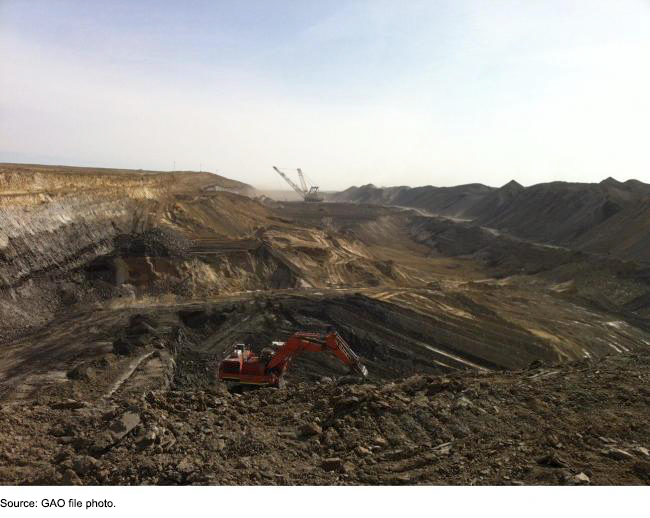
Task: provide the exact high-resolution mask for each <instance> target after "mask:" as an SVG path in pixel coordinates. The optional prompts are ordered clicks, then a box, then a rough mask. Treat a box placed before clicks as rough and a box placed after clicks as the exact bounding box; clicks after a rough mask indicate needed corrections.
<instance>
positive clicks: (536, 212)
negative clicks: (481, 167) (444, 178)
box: [332, 178, 650, 262]
mask: <svg viewBox="0 0 650 518" xmlns="http://www.w3.org/2000/svg"><path fill="white" fill-rule="evenodd" d="M332 199H333V200H336V201H347V202H354V203H373V204H384V205H398V206H404V207H413V208H418V209H424V210H426V211H428V212H431V213H433V214H439V215H443V216H451V217H460V218H464V219H470V220H473V221H474V223H476V224H478V225H481V226H484V227H489V228H493V229H498V230H499V231H502V232H507V233H510V234H512V235H514V236H517V237H520V238H524V239H528V240H531V241H537V242H542V243H550V244H554V245H561V246H569V247H572V248H576V249H580V250H585V251H590V252H596V253H606V254H612V255H614V256H617V257H621V258H624V259H634V260H638V261H644V262H649V261H650V241H649V240H648V237H647V236H648V235H650V233H649V232H648V231H649V230H650V223H648V222H649V221H650V219H648V217H647V215H648V214H649V213H650V185H647V184H644V183H642V182H639V181H637V180H628V181H626V182H618V181H616V180H614V179H613V178H608V179H607V180H604V181H602V182H600V183H598V184H590V183H568V182H551V183H543V184H538V185H533V186H530V187H523V186H521V185H520V184H518V183H517V182H516V181H511V182H508V183H507V184H506V185H504V186H502V187H500V188H499V189H493V188H490V187H485V186H483V185H480V184H471V185H461V186H457V187H446V188H437V187H430V186H428V187H417V188H410V187H389V188H377V187H374V186H372V185H366V186H363V187H351V188H349V189H347V190H345V191H342V192H340V193H337V194H336V195H334V196H333V197H332Z"/></svg>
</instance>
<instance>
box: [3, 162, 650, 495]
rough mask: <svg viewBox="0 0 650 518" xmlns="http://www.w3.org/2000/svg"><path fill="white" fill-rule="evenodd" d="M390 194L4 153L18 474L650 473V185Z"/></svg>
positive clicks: (279, 477)
mask: <svg viewBox="0 0 650 518" xmlns="http://www.w3.org/2000/svg"><path fill="white" fill-rule="evenodd" d="M638 184H640V182H638ZM640 185H641V186H643V185H644V184H640ZM370 187H372V186H370ZM370 187H366V188H365V190H363V188H355V190H352V191H349V192H348V191H344V192H343V193H339V194H338V195H336V196H334V197H330V200H329V201H328V200H327V199H326V200H325V201H318V202H314V201H306V202H302V201H301V202H279V201H273V200H270V199H268V198H266V197H263V196H257V193H256V192H255V190H254V189H253V188H252V187H251V186H249V185H246V184H243V183H241V182H238V181H235V180H231V179H227V178H224V177H221V176H218V175H214V174H210V173H197V172H155V171H134V170H112V169H91V168H74V167H59V166H57V167H54V166H36V165H18V164H0V344H1V345H0V483H2V484H47V485H51V484H66V485H81V484H84V485H96V484H112V485H145V484H146V485H151V484H161V485H164V484H183V485H184V484H199V485H210V484H212V485H216V484H230V485H239V484H263V485H298V484H337V485H360V484H364V485H365V484H369V485H376V484H407V485H414V484H467V485H479V484H504V485H524V484H567V485H587V484H647V483H649V482H650V451H649V449H650V427H649V426H648V422H650V407H649V402H650V353H649V346H650V320H649V319H650V309H649V308H650V268H648V263H647V262H646V261H647V260H648V250H650V248H647V247H646V246H645V245H646V244H644V242H643V241H642V240H641V238H643V239H647V236H648V229H647V224H646V227H644V228H637V227H635V226H634V225H638V224H639V222H640V221H641V219H639V218H640V217H641V216H642V215H643V214H646V212H644V211H645V210H646V209H647V206H648V202H647V195H648V193H650V190H645V191H644V190H643V189H641V187H640V186H639V185H637V184H635V185H632V186H629V187H630V188H629V189H628V190H626V188H625V187H624V184H620V185H614V184H612V182H609V183H608V184H606V185H604V186H602V188H601V187H599V188H595V187H593V186H588V185H586V184H585V186H584V188H582V187H580V188H578V187H575V189H574V188H573V187H571V189H569V190H566V189H565V187H566V186H554V185H553V184H545V187H544V188H543V189H542V188H538V189H537V190H535V189H536V187H538V186H536V187H530V188H526V189H524V188H523V187H521V186H520V185H518V184H516V183H511V184H508V185H507V186H504V188H502V189H490V188H487V187H486V188H483V187H484V186H478V187H477V186H469V187H467V188H465V191H463V190H462V189H460V190H459V188H451V189H449V190H442V191H436V192H435V193H434V194H435V196H434V195H432V196H430V197H429V198H427V200H429V201H426V200H425V201H423V198H422V196H421V194H422V193H421V191H417V192H415V193H414V191H415V190H406V191H405V190H404V189H406V188H400V189H402V190H400V191H399V192H397V191H394V192H393V191H390V192H389V193H388V194H387V192H385V191H381V190H380V189H377V188H374V187H372V188H370ZM645 187H648V186H645ZM454 189H455V190H454ZM531 189H532V190H531ZM562 189H565V190H564V191H563V190H562ZM580 189H582V190H580ZM565 191H566V192H565ZM610 191H611V192H614V191H615V192H616V193H619V194H616V196H618V197H616V196H615V195H614V194H608V193H610ZM549 192H551V194H548V193H549ZM554 192H555V193H556V194H557V193H560V194H557V196H556V195H554V194H553V193H554ZM576 192H579V193H583V194H581V196H584V199H586V200H588V203H583V202H580V201H576V200H577V198H576V197H575V196H577V195H575V193H576ZM632 192H635V193H645V194H644V196H646V197H645V198H643V196H641V194H639V195H638V196H637V195H636V194H634V195H633V194H632ZM418 193H419V194H418ZM562 193H564V194H562ZM584 193H586V194H584ZM599 193H600V194H599ZM602 193H605V194H602ZM398 194H399V196H398ZM425 194H426V193H425ZM601 194H602V200H601V198H599V197H598V196H601ZM560 195H561V196H560ZM574 195H575V196H574ZM418 196H419V197H418ZM558 196H560V198H558ZM333 198H334V199H333ZM558 199H560V200H564V201H561V202H560V203H559V204H558V205H557V207H556V206H554V205H553V203H555V202H556V201H557V200H558ZM599 200H601V201H599ZM644 203H645V205H644ZM545 204H546V205H545ZM567 207H570V208H571V210H572V211H573V212H572V214H573V213H574V212H575V213H576V214H578V215H577V216H576V217H574V218H571V217H568V216H567V217H565V216H562V214H561V212H558V211H561V210H565V209H566V208H567ZM443 209H444V210H443ZM619 209H620V210H619ZM526 210H528V211H529V212H528V213H526V212H525V211H526ZM518 211H519V212H518ZM635 214H636V215H637V216H638V217H637V216H634V215H635ZM578 216H579V217H578ZM567 225H573V227H570V228H569V227H568V226H567ZM599 229H603V230H602V231H601V230H599ZM644 232H645V233H644ZM573 243H575V246H574V245H573ZM220 372H221V374H220ZM233 382H234V383H233ZM233 385H234V386H233ZM251 385H255V386H254V387H253V386H251Z"/></svg>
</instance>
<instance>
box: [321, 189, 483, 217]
mask: <svg viewBox="0 0 650 518" xmlns="http://www.w3.org/2000/svg"><path fill="white" fill-rule="evenodd" d="M493 190H494V189H493V188H492V187H487V186H485V185H482V184H478V183H475V184H467V185H459V186H456V187H433V186H431V185H427V186H425V187H413V188H412V187H375V186H374V185H372V184H368V185H364V186H361V187H350V188H349V189H347V190H345V191H342V192H339V193H336V194H333V195H331V196H330V197H329V199H330V200H332V201H345V202H354V203H371V204H380V205H396V206H401V207H415V208H418V209H424V210H427V211H429V212H432V213H434V214H441V215H444V216H453V217H465V216H466V213H467V211H468V210H469V209H470V208H471V207H473V206H474V205H475V204H477V203H479V202H480V201H481V200H483V198H485V197H486V196H487V195H489V194H490V193H491V192H492V191H493Z"/></svg>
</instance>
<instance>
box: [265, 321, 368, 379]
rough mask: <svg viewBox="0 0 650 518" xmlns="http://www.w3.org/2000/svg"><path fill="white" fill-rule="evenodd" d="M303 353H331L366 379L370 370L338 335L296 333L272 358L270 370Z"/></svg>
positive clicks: (269, 365)
mask: <svg viewBox="0 0 650 518" xmlns="http://www.w3.org/2000/svg"><path fill="white" fill-rule="evenodd" d="M302 351H310V352H326V351H329V352H331V353H332V354H334V356H336V357H337V358H338V359H339V360H341V362H342V363H344V364H345V365H348V366H349V367H351V368H352V369H353V370H354V371H356V372H357V373H358V374H359V375H361V376H363V377H366V376H367V375H368V369H367V368H366V366H365V365H363V363H362V362H361V358H359V356H358V355H357V354H355V352H354V351H353V350H352V349H351V348H350V346H349V345H348V344H347V343H346V342H345V340H343V338H342V337H341V335H339V334H338V333H336V332H334V333H329V334H327V335H325V336H323V335H319V334H316V333H295V334H294V335H292V336H291V337H290V338H289V340H287V342H286V343H285V344H284V345H283V346H282V347H281V348H280V349H279V350H278V352H277V353H275V355H274V356H273V357H272V358H271V360H270V361H269V363H268V365H267V369H268V370H272V369H274V368H278V367H282V366H283V365H284V364H288V363H290V362H291V360H292V359H293V358H294V357H295V356H297V355H298V354H300V353H301V352H302Z"/></svg>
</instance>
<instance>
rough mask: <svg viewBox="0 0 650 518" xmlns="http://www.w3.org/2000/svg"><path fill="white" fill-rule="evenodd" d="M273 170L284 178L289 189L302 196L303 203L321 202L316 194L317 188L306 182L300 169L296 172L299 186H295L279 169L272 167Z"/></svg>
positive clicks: (317, 193) (320, 197) (320, 198)
mask: <svg viewBox="0 0 650 518" xmlns="http://www.w3.org/2000/svg"><path fill="white" fill-rule="evenodd" d="M273 169H275V171H276V172H277V173H278V174H279V175H280V176H281V177H282V178H284V180H285V182H287V183H288V184H289V185H290V186H291V188H292V189H293V190H294V191H296V192H297V193H298V194H300V196H302V199H303V200H305V201H323V197H322V196H321V195H320V194H319V192H318V187H317V186H315V185H309V184H308V183H307V182H306V180H305V176H304V175H303V173H302V169H300V168H299V169H297V171H298V181H299V182H300V186H299V185H298V184H296V182H294V181H293V180H292V179H291V178H289V177H288V176H287V175H286V174H284V173H283V172H282V171H280V169H278V168H277V167H275V166H273Z"/></svg>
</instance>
